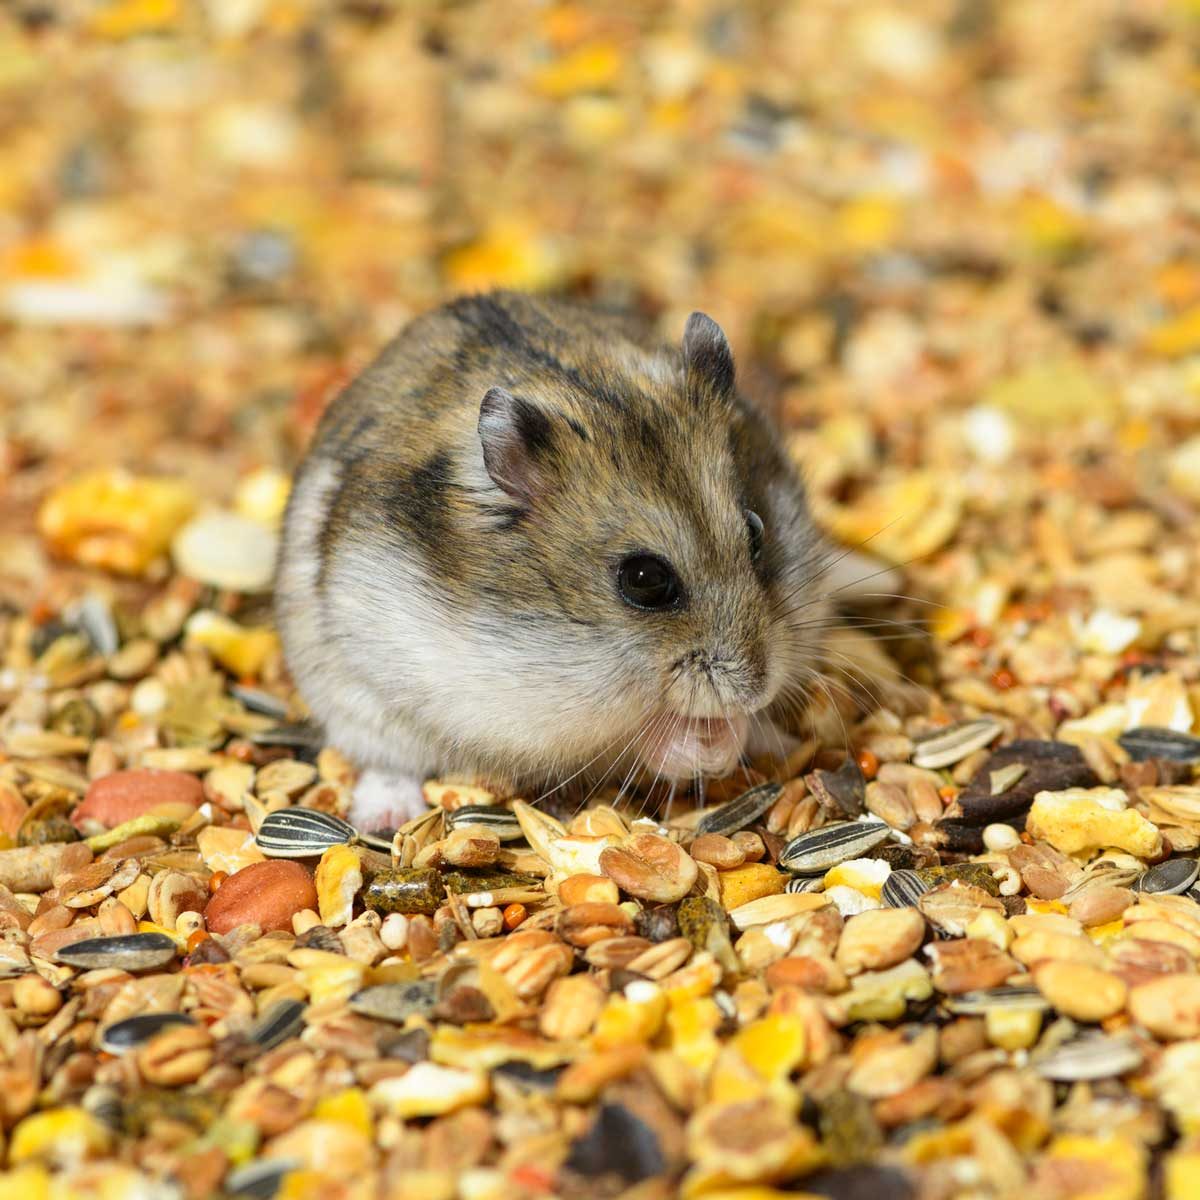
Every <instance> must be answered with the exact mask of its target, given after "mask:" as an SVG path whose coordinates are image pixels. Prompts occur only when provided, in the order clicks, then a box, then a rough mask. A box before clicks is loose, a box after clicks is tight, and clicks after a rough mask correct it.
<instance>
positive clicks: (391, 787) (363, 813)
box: [350, 769, 429, 833]
mask: <svg viewBox="0 0 1200 1200" xmlns="http://www.w3.org/2000/svg"><path fill="white" fill-rule="evenodd" d="M428 807H429V806H428V805H427V804H426V803H425V796H424V794H423V793H422V791H421V781H420V780H419V779H415V778H414V777H413V776H411V775H392V774H389V773H388V772H386V771H377V770H373V769H368V770H366V771H364V772H363V773H362V774H361V775H360V776H359V777H358V782H357V783H356V784H355V785H354V798H353V799H352V800H351V802H350V823H351V824H352V825H353V826H354V828H355V829H357V830H359V831H360V832H362V833H374V832H375V831H377V830H380V829H399V828H400V826H401V825H403V824H404V823H405V822H407V821H411V820H412V819H413V818H414V817H419V816H420V815H421V814H422V813H423V812H424V811H425V810H426V809H427V808H428Z"/></svg>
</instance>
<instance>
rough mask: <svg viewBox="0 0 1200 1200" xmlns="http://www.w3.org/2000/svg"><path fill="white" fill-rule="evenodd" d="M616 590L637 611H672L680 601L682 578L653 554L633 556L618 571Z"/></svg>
mask: <svg viewBox="0 0 1200 1200" xmlns="http://www.w3.org/2000/svg"><path fill="white" fill-rule="evenodd" d="M617 590H618V591H619V592H620V593H621V599H622V600H624V601H625V603H626V604H631V605H632V606H633V607H634V608H645V609H651V610H654V609H663V608H670V607H671V606H672V605H673V604H674V603H675V602H676V601H677V600H678V599H679V593H680V587H679V576H678V575H676V574H675V572H674V570H673V569H672V567H671V564H670V563H667V562H663V560H662V559H661V558H656V557H655V556H654V555H653V554H631V555H630V556H629V557H628V558H626V559H623V560H622V562H621V565H620V566H619V567H618V568H617Z"/></svg>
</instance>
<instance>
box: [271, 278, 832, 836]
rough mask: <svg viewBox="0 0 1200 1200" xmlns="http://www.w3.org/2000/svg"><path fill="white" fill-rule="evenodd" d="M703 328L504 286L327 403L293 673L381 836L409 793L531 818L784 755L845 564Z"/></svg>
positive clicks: (296, 578) (416, 806)
mask: <svg viewBox="0 0 1200 1200" xmlns="http://www.w3.org/2000/svg"><path fill="white" fill-rule="evenodd" d="M835 558H836V556H835V555H834V554H833V553H832V552H831V549H830V547H829V546H828V545H827V544H826V543H825V542H824V541H823V540H822V538H821V537H820V536H819V535H818V533H817V531H816V530H815V528H814V526H813V523H812V521H811V519H810V517H809V513H808V510H807V506H806V503H805V498H804V492H803V489H802V486H801V483H800V480H799V479H798V478H797V475H796V473H795V470H794V469H793V467H792V465H791V463H790V462H789V460H788V457H787V455H786V454H785V453H784V451H783V450H782V448H781V446H780V444H779V441H778V438H777V435H776V433H775V431H774V430H773V429H772V427H771V426H770V424H769V423H768V421H767V420H766V419H765V418H764V417H763V416H762V415H761V414H760V413H759V412H758V411H756V409H755V408H754V407H753V406H752V405H751V404H749V403H748V402H747V401H746V400H745V399H743V398H742V396H741V395H739V393H738V390H737V387H736V385H735V377H734V361H733V355H732V353H731V351H730V348H729V344H728V342H727V340H726V337H725V335H724V333H723V332H722V331H721V329H720V327H719V326H718V325H717V324H716V323H715V322H714V321H713V320H711V319H710V318H709V317H707V316H705V315H704V314H702V313H693V314H692V316H691V317H690V318H689V319H688V321H687V323H686V327H685V329H684V330H683V336H682V340H681V343H680V345H679V346H677V347H667V346H663V345H660V344H659V343H658V341H657V340H656V339H655V338H654V337H653V336H652V334H651V332H650V331H649V330H648V329H647V328H646V327H644V326H643V325H641V324H640V323H639V322H637V321H636V320H634V319H631V318H629V317H627V316H621V315H616V314H613V313H609V312H603V311H599V310H597V309H594V308H591V307H588V306H586V305H582V304H574V303H568V302H564V301H558V300H548V299H540V298H535V297H532V296H527V295H521V294H516V293H509V292H497V293H493V294H490V295H480V296H472V297H467V298H464V299H460V300H456V301H454V302H453V303H451V304H448V305H446V306H445V307H444V308H441V309H439V310H437V311H434V312H431V313H429V314H427V315H425V316H422V317H420V318H419V319H417V320H415V321H413V322H412V323H411V324H410V325H409V326H408V327H407V328H406V329H405V330H404V331H403V332H402V333H401V334H400V335H399V336H398V337H397V338H396V339H395V340H394V341H392V342H391V343H390V344H389V345H388V346H387V347H386V349H385V350H384V351H383V352H382V354H380V356H379V357H378V358H377V359H376V360H375V362H374V363H373V364H372V365H371V366H369V367H368V368H367V369H366V370H365V371H364V372H363V374H362V375H360V376H359V377H358V378H357V379H356V380H355V381H354V382H353V383H351V384H350V386H348V387H347V388H346V389H345V391H344V392H342V393H341V395H340V396H339V397H338V398H337V399H336V400H335V401H334V402H333V404H332V405H331V406H330V408H329V410H328V411H327V412H326V414H325V416H324V418H323V420H322V421H321V424H320V426H319V428H318V430H317V433H316V435H315V438H314V441H313V443H312V446H311V449H310V450H309V452H308V455H307V458H306V460H305V461H304V463H303V464H302V466H301V469H300V471H299V473H298V477H297V480H296V484H295V487H294V490H293V494H292V497H291V501H290V504H289V506H288V511H287V516H286V521H285V529H284V539H283V546H282V551H281V557H280V564H279V571H278V578H277V586H276V596H277V607H278V617H279V623H280V629H281V632H282V636H283V641H284V647H285V652H286V656H287V661H288V663H289V665H290V668H291V671H292V673H293V676H294V678H295V681H296V683H297V686H298V687H299V689H300V692H301V694H302V695H303V697H304V698H305V700H306V702H307V704H308V705H309V707H310V709H311V712H312V714H313V716H314V717H315V718H316V719H317V721H319V722H320V723H321V724H322V725H323V726H324V729H325V732H326V734H327V736H328V738H329V740H330V741H331V742H332V743H333V744H334V745H336V746H338V747H339V748H340V749H341V750H343V751H344V752H345V753H347V754H348V755H349V756H350V757H351V758H352V759H353V760H354V761H355V762H356V763H357V765H358V766H360V767H361V768H363V770H364V774H363V775H362V778H361V779H360V782H359V785H358V787H357V789H356V792H355V798H354V805H353V811H352V813H351V819H352V820H353V821H354V822H355V823H356V824H357V825H359V826H360V827H361V828H365V829H372V828H374V829H378V828H382V827H392V826H395V825H398V824H400V823H401V822H403V821H404V820H406V819H408V818H409V817H410V816H412V815H414V814H415V813H417V812H419V811H421V810H422V809H423V803H422V800H421V794H420V785H421V782H422V781H423V780H424V779H426V778H428V777H429V776H431V775H434V774H445V775H450V774H453V775H455V776H459V777H462V776H464V775H466V776H474V777H478V778H481V779H484V780H490V781H493V782H497V783H499V784H500V785H502V786H503V787H505V788H507V789H513V790H514V791H515V794H520V795H524V796H528V797H531V798H536V797H537V796H538V795H539V794H541V793H542V792H543V791H546V790H549V789H551V788H556V787H559V786H562V785H564V784H567V783H568V782H569V781H570V782H574V783H586V784H588V785H589V786H590V785H593V784H595V783H597V782H598V781H600V780H602V779H604V778H616V779H621V780H630V781H632V780H633V779H635V778H639V777H644V778H645V779H650V778H653V777H655V776H657V777H659V778H662V779H666V780H682V779H689V780H690V779H692V778H693V777H694V776H701V775H704V774H719V773H722V772H726V771H728V770H730V769H731V768H732V767H733V766H734V765H735V764H736V763H737V761H738V759H739V756H740V755H741V754H742V753H743V752H744V751H745V750H746V749H747V747H748V745H751V744H754V743H755V742H759V743H763V742H764V741H765V746H766V747H770V746H772V745H778V744H779V743H778V741H777V740H776V737H777V730H776V727H775V726H774V725H773V724H772V719H773V718H774V717H776V716H778V715H779V714H780V713H781V712H782V711H784V710H786V709H788V708H789V707H795V706H798V705H800V704H802V703H803V701H804V698H805V696H806V694H808V693H809V692H810V691H811V690H812V688H813V686H814V682H815V681H816V679H817V677H818V676H819V673H820V671H821V648H822V640H823V631H824V629H825V628H826V625H827V619H828V615H829V609H830V599H829V596H830V593H831V592H832V591H834V590H835V589H836V587H837V586H838V585H839V582H840V581H844V578H845V576H844V572H842V573H841V574H838V575H837V578H836V579H835V578H834V575H833V574H831V573H830V568H831V564H832V563H833V561H834V560H835Z"/></svg>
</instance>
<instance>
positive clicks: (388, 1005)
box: [347, 979, 438, 1025]
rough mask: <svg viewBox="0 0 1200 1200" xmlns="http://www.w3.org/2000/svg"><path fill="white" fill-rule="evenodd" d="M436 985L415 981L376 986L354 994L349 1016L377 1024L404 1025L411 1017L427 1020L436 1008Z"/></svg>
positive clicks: (434, 981)
mask: <svg viewBox="0 0 1200 1200" xmlns="http://www.w3.org/2000/svg"><path fill="white" fill-rule="evenodd" d="M437 998H438V997H437V981H436V980H434V979H414V980H412V981H411V982H409V983H378V984H375V985H374V986H373V987H367V988H363V989H362V990H361V991H358V992H355V993H354V995H353V996H351V997H350V999H349V1000H348V1001H347V1003H348V1004H349V1006H350V1009H351V1011H352V1012H356V1013H358V1014H359V1015H360V1016H363V1017H374V1018H375V1019H376V1020H377V1021H393V1022H395V1024H397V1025H401V1024H403V1023H404V1022H405V1021H406V1020H407V1019H408V1018H409V1017H410V1016H412V1015H413V1014H414V1013H415V1014H416V1015H418V1016H422V1017H423V1016H427V1015H428V1014H429V1013H431V1012H432V1011H433V1008H434V1005H436V1004H437Z"/></svg>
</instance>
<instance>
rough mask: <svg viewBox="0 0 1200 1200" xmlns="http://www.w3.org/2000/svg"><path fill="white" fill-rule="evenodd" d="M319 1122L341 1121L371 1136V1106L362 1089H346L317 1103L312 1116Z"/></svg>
mask: <svg viewBox="0 0 1200 1200" xmlns="http://www.w3.org/2000/svg"><path fill="white" fill-rule="evenodd" d="M312 1115H313V1116H314V1117H315V1118H316V1119H317V1120H319V1121H341V1122H342V1123H343V1124H344V1125H349V1126H350V1127H351V1128H352V1129H357V1130H358V1131H359V1132H360V1133H362V1134H364V1135H365V1136H367V1137H370V1136H371V1106H370V1105H369V1104H368V1103H367V1097H366V1094H365V1093H364V1092H363V1090H362V1088H346V1089H345V1090H344V1091H341V1092H336V1093H335V1094H334V1095H332V1096H326V1097H325V1098H324V1099H323V1100H319V1101H318V1102H317V1105H316V1107H315V1108H314V1109H313V1114H312Z"/></svg>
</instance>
